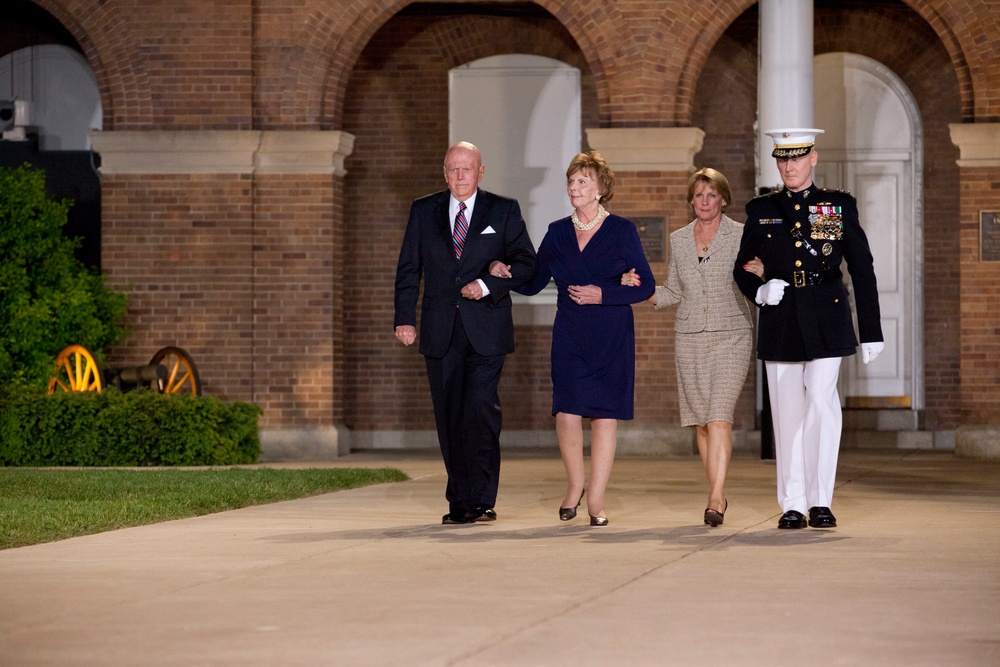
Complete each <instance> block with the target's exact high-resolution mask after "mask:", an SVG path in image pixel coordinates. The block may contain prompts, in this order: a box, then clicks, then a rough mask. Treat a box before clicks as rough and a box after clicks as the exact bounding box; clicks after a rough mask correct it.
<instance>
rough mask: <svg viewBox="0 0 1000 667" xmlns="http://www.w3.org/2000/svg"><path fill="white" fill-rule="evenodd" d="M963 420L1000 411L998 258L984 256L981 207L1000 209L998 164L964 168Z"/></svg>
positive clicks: (987, 418)
mask: <svg viewBox="0 0 1000 667" xmlns="http://www.w3.org/2000/svg"><path fill="white" fill-rule="evenodd" d="M961 181H962V186H961V195H962V196H961V201H962V209H961V211H962V224H961V232H960V234H961V246H962V250H961V261H960V265H961V271H962V299H961V309H962V332H961V336H962V338H961V340H962V348H961V359H962V368H961V376H962V414H961V422H962V423H963V424H994V425H995V424H997V423H998V413H1000V398H998V396H997V387H1000V308H998V306H1000V262H998V261H980V212H981V211H1000V173H998V170H997V169H996V168H969V167H963V168H962V179H961Z"/></svg>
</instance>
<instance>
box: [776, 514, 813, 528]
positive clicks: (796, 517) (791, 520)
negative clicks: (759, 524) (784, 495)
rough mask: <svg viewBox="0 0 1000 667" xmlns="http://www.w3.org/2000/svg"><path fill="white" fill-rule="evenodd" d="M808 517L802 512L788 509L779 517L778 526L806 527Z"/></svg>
mask: <svg viewBox="0 0 1000 667" xmlns="http://www.w3.org/2000/svg"><path fill="white" fill-rule="evenodd" d="M805 527H806V517H805V515H804V514H803V513H802V512H796V511H795V510H788V511H787V512H785V513H784V514H782V515H781V518H780V519H778V528H805Z"/></svg>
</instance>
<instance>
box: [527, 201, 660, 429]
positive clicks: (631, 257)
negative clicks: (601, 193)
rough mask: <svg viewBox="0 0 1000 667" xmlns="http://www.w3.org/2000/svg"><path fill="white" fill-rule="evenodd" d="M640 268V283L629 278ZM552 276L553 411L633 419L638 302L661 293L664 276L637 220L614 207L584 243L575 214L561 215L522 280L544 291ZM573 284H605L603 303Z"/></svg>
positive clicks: (532, 289) (533, 290)
mask: <svg viewBox="0 0 1000 667" xmlns="http://www.w3.org/2000/svg"><path fill="white" fill-rule="evenodd" d="M630 269H635V270H636V273H637V274H639V278H640V280H641V281H642V284H641V286H639V287H627V286H624V285H622V284H621V276H622V274H623V273H627V272H628V271H629V270H630ZM551 278H554V279H555V282H556V287H557V288H558V299H557V301H556V319H555V323H554V324H553V325H552V414H553V415H554V414H556V413H557V412H564V413H567V414H573V415H581V416H583V417H590V418H597V419H632V417H633V412H634V410H633V403H634V401H633V398H634V395H635V389H634V385H635V329H634V325H633V318H632V306H631V304H633V303H639V302H641V301H644V300H645V299H648V298H649V297H650V296H652V295H653V292H654V290H655V289H656V281H655V280H654V279H653V273H652V271H651V270H650V268H649V262H647V261H646V255H645V254H644V253H643V251H642V244H641V243H640V242H639V233H638V232H637V231H636V228H635V225H633V224H632V222H631V221H630V220H626V219H625V218H622V217H620V216H617V215H609V216H608V217H607V218H605V220H604V222H603V223H602V224H601V227H600V229H598V230H597V232H596V233H595V234H594V236H593V237H591V239H590V241H589V242H588V243H587V245H586V246H585V247H584V249H583V251H582V252H581V251H580V246H579V244H578V243H577V240H576V230H575V229H574V228H573V222H572V221H571V220H570V218H563V219H561V220H556V221H555V222H553V223H552V224H551V225H549V230H548V232H546V234H545V238H544V239H543V240H542V244H541V247H540V248H539V249H538V273H537V274H536V275H535V277H534V279H533V280H531V281H530V282H529V283H527V284H525V285H523V286H522V287H520V288H518V289H517V291H518V292H519V293H521V294H527V295H531V294H537V293H538V292H540V291H541V290H542V289H543V288H544V287H545V286H546V285H547V284H548V283H549V280H550V279H551ZM570 285H578V286H583V285H597V286H598V287H600V288H601V292H602V296H601V300H602V303H601V304H599V305H598V304H594V305H582V306H581V305H579V304H577V303H575V302H574V301H573V300H572V299H570V297H569V292H568V288H569V286H570Z"/></svg>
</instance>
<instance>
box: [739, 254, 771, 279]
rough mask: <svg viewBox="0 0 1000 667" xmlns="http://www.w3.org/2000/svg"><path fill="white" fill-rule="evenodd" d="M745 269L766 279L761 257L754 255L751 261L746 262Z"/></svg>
mask: <svg viewBox="0 0 1000 667" xmlns="http://www.w3.org/2000/svg"><path fill="white" fill-rule="evenodd" d="M743 270H744V271H746V272H747V273H752V274H754V275H755V276H757V277H758V278H760V279H761V280H762V281H764V262H762V261H760V257H754V258H753V259H751V260H750V261H749V262H747V263H746V264H744V265H743ZM765 282H766V281H765Z"/></svg>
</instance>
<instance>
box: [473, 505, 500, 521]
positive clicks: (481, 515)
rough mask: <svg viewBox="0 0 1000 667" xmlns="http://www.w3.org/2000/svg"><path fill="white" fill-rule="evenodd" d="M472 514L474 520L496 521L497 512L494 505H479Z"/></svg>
mask: <svg viewBox="0 0 1000 667" xmlns="http://www.w3.org/2000/svg"><path fill="white" fill-rule="evenodd" d="M471 516H472V517H473V518H472V520H473V521H496V520H497V513H496V510H494V509H493V508H492V507H487V506H486V505H479V506H478V507H476V509H475V510H474V511H473V512H472V514H471Z"/></svg>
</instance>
